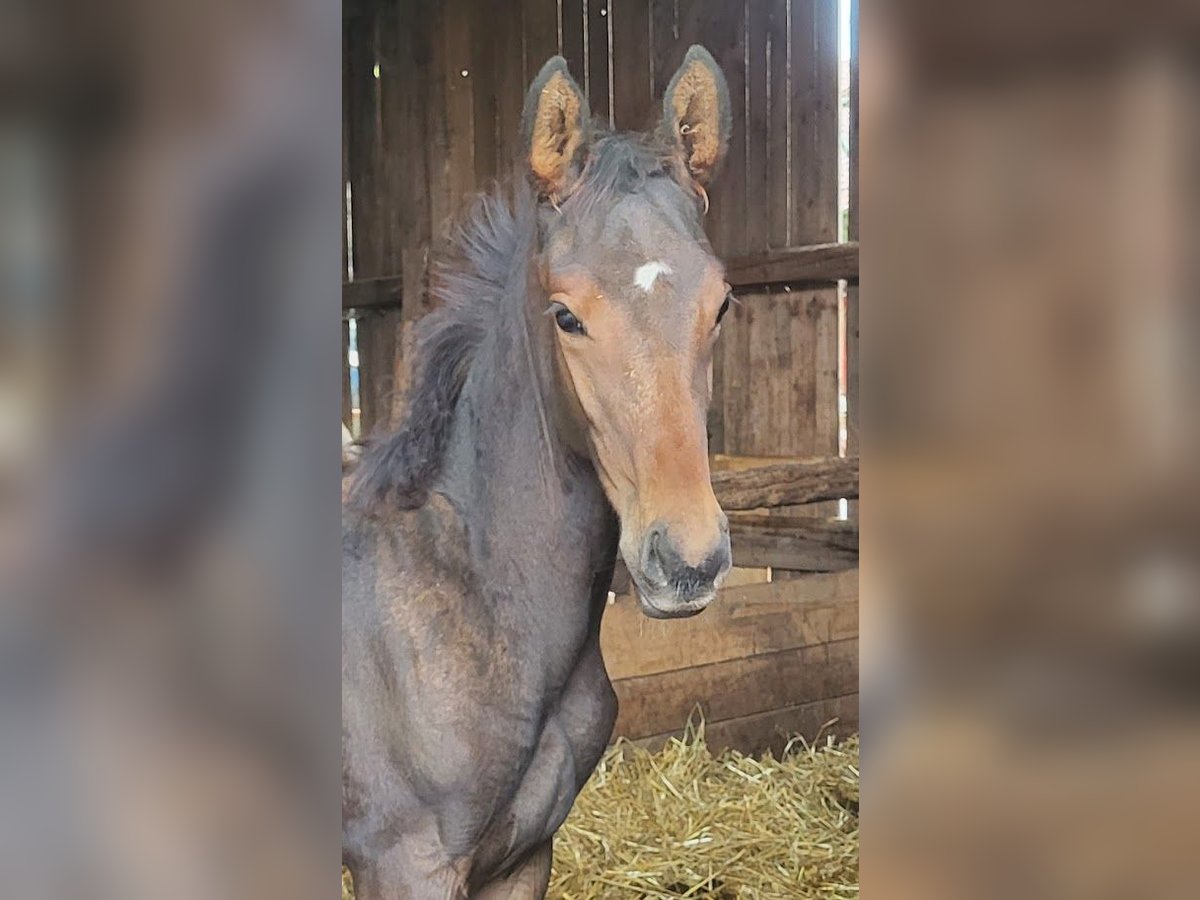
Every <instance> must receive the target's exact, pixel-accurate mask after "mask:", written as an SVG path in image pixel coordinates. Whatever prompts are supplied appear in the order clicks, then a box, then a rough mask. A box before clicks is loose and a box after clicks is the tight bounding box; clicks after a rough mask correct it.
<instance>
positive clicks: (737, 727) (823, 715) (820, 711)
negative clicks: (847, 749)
mask: <svg viewBox="0 0 1200 900" xmlns="http://www.w3.org/2000/svg"><path fill="white" fill-rule="evenodd" d="M682 731H683V729H678V730H676V731H671V732H668V733H666V734H658V735H654V736H653V737H646V738H638V739H637V740H636V741H634V742H633V743H634V744H636V745H637V746H639V747H644V748H645V749H647V750H649V751H650V752H652V753H656V752H658V751H659V750H661V749H662V748H663V746H664V745H665V744H666V743H667V741H669V740H670V739H671V738H673V737H679V736H680V734H681V733H682ZM857 732H858V692H857V691H856V692H855V693H853V694H846V695H844V696H842V697H833V698H831V699H828V700H814V701H812V702H811V703H802V704H800V705H799V706H789V707H787V708H786V709H774V710H771V711H770V712H765V713H756V714H755V715H751V716H739V717H738V718H736V719H726V720H725V721H723V722H705V723H704V743H705V744H706V745H707V746H708V749H709V751H710V752H712V753H715V754H716V753H721V752H722V751H724V750H737V751H738V752H740V753H748V754H751V755H754V756H757V755H758V754H760V753H762V752H764V751H766V750H770V751H771V752H773V753H775V754H777V755H778V754H780V753H782V752H783V749H784V748H785V747H786V746H787V744H788V741H789V740H790V738H791V736H793V735H797V734H798V735H803V737H804V738H805V740H807V741H809V742H810V743H815V742H817V741H818V739H821V738H824V737H825V736H826V735H830V734H832V735H834V736H836V737H837V738H839V739H844V738H847V737H850V735H852V734H855V733H857Z"/></svg>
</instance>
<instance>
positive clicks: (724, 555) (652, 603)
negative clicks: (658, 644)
mask: <svg viewBox="0 0 1200 900" xmlns="http://www.w3.org/2000/svg"><path fill="white" fill-rule="evenodd" d="M722 520H724V517H722ZM640 556H641V558H640V560H639V565H638V567H637V571H634V570H633V569H632V568H631V570H630V574H631V575H632V576H633V581H634V584H635V585H636V586H637V590H638V598H639V599H640V601H641V606H642V611H643V612H644V613H645V614H646V615H648V616H650V617H651V618H655V619H675V618H681V617H683V616H692V615H695V614H696V613H698V612H700V611H701V610H702V609H704V608H705V607H706V606H708V604H709V603H711V602H712V600H713V598H714V597H715V596H716V594H717V588H718V587H719V586H720V584H721V582H722V581H723V580H724V578H725V575H726V574H727V573H728V572H729V569H730V566H731V565H732V557H731V555H730V549H729V532H728V529H727V528H725V527H722V528H721V529H720V533H719V537H718V539H717V541H716V543H715V544H714V545H713V546H712V547H711V548H710V549H709V551H708V553H707V554H705V556H704V558H703V559H702V560H701V562H700V563H699V564H697V565H692V564H691V563H689V562H688V561H687V560H686V559H684V557H683V555H682V554H681V553H680V552H679V550H678V548H677V547H676V546H675V543H674V542H673V541H672V540H671V538H670V535H669V534H668V531H667V528H666V526H665V525H662V524H656V525H654V526H652V527H651V528H650V530H649V531H648V532H647V533H646V537H645V538H644V539H643V542H642V552H641V555H640Z"/></svg>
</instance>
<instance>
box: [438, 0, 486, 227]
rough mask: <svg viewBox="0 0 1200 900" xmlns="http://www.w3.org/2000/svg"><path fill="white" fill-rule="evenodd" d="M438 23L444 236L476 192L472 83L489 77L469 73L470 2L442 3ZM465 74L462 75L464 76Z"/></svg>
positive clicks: (470, 47)
mask: <svg viewBox="0 0 1200 900" xmlns="http://www.w3.org/2000/svg"><path fill="white" fill-rule="evenodd" d="M440 6H441V9H442V20H441V23H440V27H441V37H442V44H443V47H444V52H445V56H444V57H443V63H444V68H443V70H442V83H443V84H444V85H445V98H446V100H445V102H446V187H447V191H448V196H447V200H448V209H447V215H448V219H447V221H446V222H445V223H441V232H442V233H443V234H445V233H446V232H447V230H448V229H449V228H450V227H451V226H452V224H453V222H454V221H455V220H457V218H458V216H460V215H461V214H462V212H463V211H464V209H465V208H466V206H467V203H466V201H467V199H468V198H469V197H470V196H472V195H473V194H474V192H475V188H476V180H475V82H476V81H477V80H480V79H484V80H486V79H487V78H489V77H490V73H488V72H480V71H474V70H473V69H472V56H471V49H472V31H473V26H475V23H474V22H473V17H472V15H471V10H472V2H471V0H442V2H441V4H440ZM464 73H465V74H464Z"/></svg>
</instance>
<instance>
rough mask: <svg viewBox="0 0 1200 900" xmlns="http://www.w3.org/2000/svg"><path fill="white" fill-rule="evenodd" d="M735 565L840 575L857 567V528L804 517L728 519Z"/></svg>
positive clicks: (737, 515)
mask: <svg viewBox="0 0 1200 900" xmlns="http://www.w3.org/2000/svg"><path fill="white" fill-rule="evenodd" d="M729 536H730V539H731V541H732V544H733V563H734V565H736V566H742V567H743V568H761V567H763V566H772V567H774V568H779V569H791V570H793V571H799V572H840V571H842V570H844V569H853V568H854V567H855V566H857V565H858V525H857V523H854V522H848V521H844V520H842V519H816V518H809V517H802V516H756V515H748V514H745V513H734V514H732V515H731V516H730V517H729Z"/></svg>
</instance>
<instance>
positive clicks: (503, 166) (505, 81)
mask: <svg viewBox="0 0 1200 900" xmlns="http://www.w3.org/2000/svg"><path fill="white" fill-rule="evenodd" d="M555 15H556V17H557V11H556V12H555ZM557 27H558V26H557V24H556V25H555V29H556V31H557ZM523 28H524V8H523V7H518V6H515V5H511V4H504V8H503V10H502V11H501V12H500V14H499V15H498V16H497V22H496V35H497V48H496V53H497V55H496V160H497V162H496V165H497V174H498V175H499V176H500V177H501V178H504V177H507V176H509V175H511V174H512V173H513V172H515V171H516V165H517V162H518V160H522V159H524V151H523V150H522V149H519V148H518V146H517V144H518V135H519V134H520V130H521V108H522V106H523V105H524V102H525V89H526V87H527V86H528V82H527V81H526V80H525V49H524V48H525V36H524V34H523Z"/></svg>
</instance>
